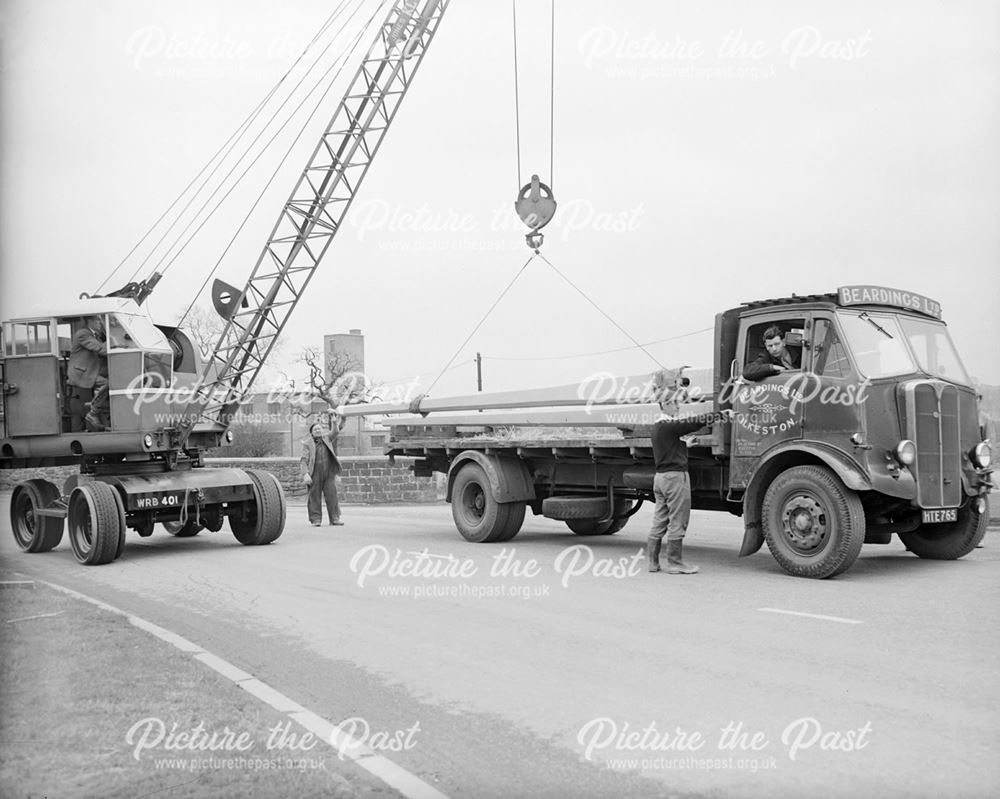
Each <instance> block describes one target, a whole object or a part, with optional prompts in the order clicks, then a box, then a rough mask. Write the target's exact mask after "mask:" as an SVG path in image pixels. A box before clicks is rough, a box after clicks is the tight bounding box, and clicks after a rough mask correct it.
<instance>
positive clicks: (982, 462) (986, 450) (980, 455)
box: [972, 441, 993, 469]
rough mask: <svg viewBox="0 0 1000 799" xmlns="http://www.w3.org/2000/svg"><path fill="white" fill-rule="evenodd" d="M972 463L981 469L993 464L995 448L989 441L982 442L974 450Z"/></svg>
mask: <svg viewBox="0 0 1000 799" xmlns="http://www.w3.org/2000/svg"><path fill="white" fill-rule="evenodd" d="M972 462H973V463H974V464H975V465H976V466H977V467H978V468H980V469H985V468H987V467H988V466H989V465H990V464H991V463H992V462H993V446H992V444H990V442H989V441H980V442H979V443H978V444H976V448H975V449H974V450H972Z"/></svg>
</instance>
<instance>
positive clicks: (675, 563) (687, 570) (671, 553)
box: [667, 538, 698, 574]
mask: <svg viewBox="0 0 1000 799" xmlns="http://www.w3.org/2000/svg"><path fill="white" fill-rule="evenodd" d="M683 547H684V539H683V538H678V539H676V540H674V541H671V540H669V539H668V540H667V574H697V573H698V567H697V566H688V565H687V564H686V563H685V562H684V561H683V560H682V559H681V550H682V549H683Z"/></svg>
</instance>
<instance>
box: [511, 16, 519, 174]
mask: <svg viewBox="0 0 1000 799" xmlns="http://www.w3.org/2000/svg"><path fill="white" fill-rule="evenodd" d="M510 10H511V15H512V17H513V28H514V37H513V38H514V136H515V138H516V140H517V186H516V191H518V192H520V191H521V98H520V92H519V90H518V80H517V0H511V2H510Z"/></svg>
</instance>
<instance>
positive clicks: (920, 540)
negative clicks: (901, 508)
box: [899, 500, 990, 560]
mask: <svg viewBox="0 0 1000 799" xmlns="http://www.w3.org/2000/svg"><path fill="white" fill-rule="evenodd" d="M975 504H976V503H975V500H973V501H972V502H969V503H968V504H967V505H966V506H965V507H964V508H959V509H958V521H957V522H950V523H946V524H924V525H921V526H920V527H918V528H917V529H916V530H913V531H912V532H909V533H900V534H899V540H900V541H902V542H903V546H905V547H906V548H907V549H908V550H910V552H912V553H913V554H914V555H917V556H919V557H921V558H928V559H930V560H958V559H959V558H961V557H964V556H965V555H968V554H969V553H970V552H972V550H974V549H975V548H976V546H977V545H978V544H979V542H980V541H982V540H983V536H984V535H986V527H987V525H988V524H989V519H990V511H989V505H987V506H986V512H985V513H979V512H978V511H977V510H976V509H975V508H974V507H973V505H975Z"/></svg>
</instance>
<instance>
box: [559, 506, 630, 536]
mask: <svg viewBox="0 0 1000 799" xmlns="http://www.w3.org/2000/svg"><path fill="white" fill-rule="evenodd" d="M604 506H605V507H607V502H605V503H604ZM630 510H632V500H630V499H616V500H615V516H624V515H625V514H626V513H628V512H629V511H630ZM599 522H600V519H567V520H566V526H567V527H569V529H570V530H572V531H573V532H574V533H576V534H577V535H614V534H615V533H617V532H618V531H619V530H621V529H622V528H623V527H624V526H625V525H626V524H628V517H626V518H624V519H612V520H611V521H609V522H604V523H603V524H600V523H599Z"/></svg>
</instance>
